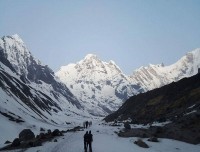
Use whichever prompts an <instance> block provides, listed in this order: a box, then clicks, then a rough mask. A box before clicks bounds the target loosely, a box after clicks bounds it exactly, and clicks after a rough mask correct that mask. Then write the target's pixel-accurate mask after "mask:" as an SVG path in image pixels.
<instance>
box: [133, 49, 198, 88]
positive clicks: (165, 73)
mask: <svg viewBox="0 0 200 152" xmlns="http://www.w3.org/2000/svg"><path fill="white" fill-rule="evenodd" d="M198 68H200V49H195V50H193V51H191V52H188V53H187V54H186V55H185V56H183V57H182V58H181V59H180V60H178V61H177V62H176V63H174V64H172V65H169V66H164V65H163V64H158V65H149V66H148V67H141V68H139V69H138V70H135V71H134V73H133V75H131V76H130V79H131V81H132V82H133V83H135V82H138V83H139V84H140V86H141V87H142V88H144V90H147V91H148V90H152V89H155V88H159V87H161V86H163V85H166V84H169V83H171V82H176V81H178V80H180V79H182V78H185V77H191V76H193V75H195V74H197V73H198Z"/></svg>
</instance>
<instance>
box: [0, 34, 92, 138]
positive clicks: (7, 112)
mask: <svg viewBox="0 0 200 152" xmlns="http://www.w3.org/2000/svg"><path fill="white" fill-rule="evenodd" d="M0 116H1V119H0V124H1V126H0V128H1V132H3V133H5V134H3V135H2V136H1V137H0V141H2V140H4V141H5V139H6V137H12V139H13V138H14V137H16V134H18V133H19V131H21V130H22V129H24V128H32V129H34V130H35V131H38V130H39V129H40V127H43V128H49V129H51V128H57V127H62V128H68V127H70V125H69V123H73V122H76V121H79V119H80V120H82V119H83V117H89V116H90V115H89V114H88V112H87V111H85V110H84V109H83V107H81V105H80V103H79V101H78V100H77V98H76V97H75V96H74V95H73V94H72V93H71V92H70V91H69V89H68V88H67V87H66V86H65V85H64V84H63V83H61V82H60V81H58V79H56V77H55V75H54V73H53V71H52V70H51V69H50V68H48V66H45V65H42V64H41V63H40V62H39V60H37V59H35V58H34V57H33V56H32V55H31V53H30V52H29V50H28V49H27V47H26V46H25V44H24V42H23V41H22V40H21V38H20V37H19V36H18V35H14V36H5V37H3V38H2V39H0ZM2 124H5V125H2ZM8 126H10V127H8ZM10 131H11V133H12V134H8V132H10ZM3 138H4V139H3ZM10 140H11V139H10Z"/></svg>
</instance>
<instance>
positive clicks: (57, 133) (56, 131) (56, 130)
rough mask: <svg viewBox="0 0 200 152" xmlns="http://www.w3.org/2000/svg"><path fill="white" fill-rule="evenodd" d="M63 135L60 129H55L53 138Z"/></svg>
mask: <svg viewBox="0 0 200 152" xmlns="http://www.w3.org/2000/svg"><path fill="white" fill-rule="evenodd" d="M60 135H61V132H60V131H59V130H58V129H55V130H54V131H53V132H52V136H60Z"/></svg>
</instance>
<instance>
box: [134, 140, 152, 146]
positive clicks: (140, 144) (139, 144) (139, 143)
mask: <svg viewBox="0 0 200 152" xmlns="http://www.w3.org/2000/svg"><path fill="white" fill-rule="evenodd" d="M134 144H136V145H138V146H140V147H142V148H149V146H148V145H147V144H146V143H145V142H144V141H142V140H141V139H138V140H137V141H135V142H134Z"/></svg>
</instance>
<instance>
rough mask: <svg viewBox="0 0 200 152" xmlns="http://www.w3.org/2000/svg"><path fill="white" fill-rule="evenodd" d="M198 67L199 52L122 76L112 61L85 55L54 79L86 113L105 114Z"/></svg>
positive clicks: (60, 71) (191, 73)
mask: <svg viewBox="0 0 200 152" xmlns="http://www.w3.org/2000/svg"><path fill="white" fill-rule="evenodd" d="M198 68H200V49H195V50H193V51H191V52H189V53H187V54H186V55H185V56H184V57H182V58H181V59H180V60H179V61H177V62H176V63H174V64H172V65H169V66H164V64H158V65H152V64H150V65H149V66H148V67H140V68H139V69H137V70H135V71H134V73H133V74H132V75H130V76H126V75H125V74H123V72H122V71H121V70H120V68H119V67H118V66H117V65H116V64H115V63H114V61H110V62H109V63H107V62H103V61H101V60H100V59H98V57H97V56H96V55H93V54H88V55H87V56H86V57H85V58H84V59H83V60H81V61H79V62H77V63H76V64H74V63H73V64H69V65H66V66H62V67H61V68H60V70H59V71H58V72H56V76H57V77H58V78H59V79H60V80H61V81H62V82H63V83H65V84H66V85H67V86H68V88H69V89H70V90H71V92H72V93H73V94H74V95H75V96H76V97H77V98H78V99H79V100H80V101H82V102H81V105H82V106H83V107H85V108H86V109H87V110H88V111H89V112H90V113H93V114H101V115H106V114H108V113H110V112H112V111H115V110H116V109H118V108H119V107H120V106H121V105H122V103H123V101H125V100H126V99H128V98H129V97H131V96H133V95H136V94H139V93H141V92H146V91H149V90H152V89H155V88H159V87H161V86H164V85H166V84H169V83H171V82H173V81H178V80H180V79H182V78H184V77H190V76H193V75H195V74H197V72H198Z"/></svg>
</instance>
